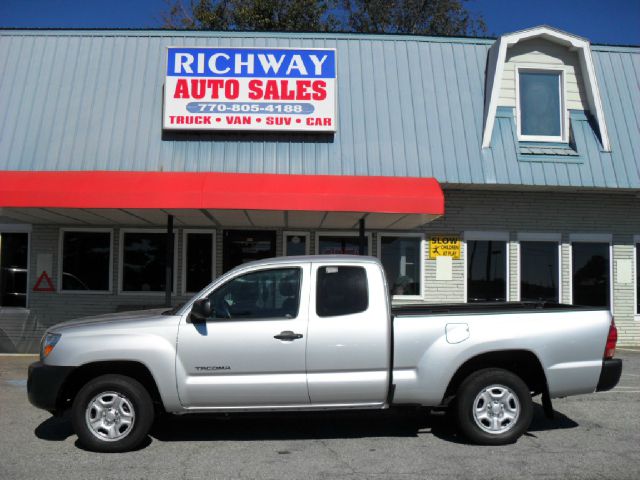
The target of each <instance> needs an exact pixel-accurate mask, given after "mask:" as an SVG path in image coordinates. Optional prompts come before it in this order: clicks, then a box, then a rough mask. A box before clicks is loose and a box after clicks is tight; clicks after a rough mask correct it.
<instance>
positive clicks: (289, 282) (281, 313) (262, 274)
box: [209, 268, 301, 320]
mask: <svg viewBox="0 0 640 480" xmlns="http://www.w3.org/2000/svg"><path fill="white" fill-rule="evenodd" d="M300 275H301V270H300V269H299V268H277V269H273V270H261V271H258V272H252V273H247V274H246V275H241V276H239V277H236V278H234V279H233V280H230V281H229V282H227V283H225V284H224V285H223V286H222V287H220V288H218V289H217V290H215V291H214V292H213V293H211V295H210V296H209V298H210V300H211V305H212V306H213V309H214V315H215V318H223V319H231V320H234V319H237V320H249V319H265V318H296V317H297V316H298V308H299V306H300Z"/></svg>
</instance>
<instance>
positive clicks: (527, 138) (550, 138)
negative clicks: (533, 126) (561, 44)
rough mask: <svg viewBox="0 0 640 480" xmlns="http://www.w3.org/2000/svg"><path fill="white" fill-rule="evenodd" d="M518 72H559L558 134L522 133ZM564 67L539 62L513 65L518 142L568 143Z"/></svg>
mask: <svg viewBox="0 0 640 480" xmlns="http://www.w3.org/2000/svg"><path fill="white" fill-rule="evenodd" d="M520 72H525V73H559V74H560V85H559V86H558V89H559V90H560V92H559V93H560V112H559V113H560V135H557V136H556V135H523V134H522V128H521V127H522V119H521V108H520ZM565 77H566V68H565V67H564V66H559V65H558V66H550V65H539V64H526V65H524V64H520V65H516V66H515V84H516V85H515V89H516V129H517V133H518V141H520V142H560V143H568V142H569V139H568V130H569V128H568V126H569V110H568V109H567V101H566V78H565Z"/></svg>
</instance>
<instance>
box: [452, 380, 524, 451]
mask: <svg viewBox="0 0 640 480" xmlns="http://www.w3.org/2000/svg"><path fill="white" fill-rule="evenodd" d="M456 410H457V412H456V413H457V418H458V424H459V426H460V429H461V430H462V432H463V433H464V435H465V436H466V437H467V438H468V439H469V440H471V441H472V442H474V443H478V444H481V445H504V444H507V443H513V442H515V441H516V440H517V439H518V438H520V436H522V435H523V434H524V433H525V432H526V431H527V429H528V428H529V425H530V424H531V418H532V416H533V403H532V401H531V392H530V391H529V388H528V387H527V385H526V384H525V383H524V382H523V381H522V379H520V377H518V376H517V375H515V374H513V373H511V372H509V371H507V370H503V369H499V368H487V369H484V370H479V371H477V372H475V373H472V374H471V375H469V376H468V377H467V378H466V379H465V380H464V382H462V384H461V385H460V388H459V389H458V394H457V402H456Z"/></svg>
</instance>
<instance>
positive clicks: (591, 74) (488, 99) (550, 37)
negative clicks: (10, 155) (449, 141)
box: [482, 25, 611, 152]
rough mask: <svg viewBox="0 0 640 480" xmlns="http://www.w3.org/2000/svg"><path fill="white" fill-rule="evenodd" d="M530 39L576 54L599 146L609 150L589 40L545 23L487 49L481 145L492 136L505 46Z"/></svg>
mask: <svg viewBox="0 0 640 480" xmlns="http://www.w3.org/2000/svg"><path fill="white" fill-rule="evenodd" d="M533 38H543V39H545V40H547V41H550V42H553V43H557V44H559V45H563V46H565V47H567V48H569V49H571V50H574V51H576V52H577V53H578V58H579V59H580V68H581V70H582V74H583V78H584V82H585V89H586V94H587V103H588V104H589V110H590V111H591V113H592V115H593V116H594V117H595V120H596V123H597V125H598V130H599V133H600V141H601V142H602V149H603V150H604V151H605V152H609V151H611V145H610V142H609V133H608V131H607V125H606V122H605V118H604V111H603V108H602V99H601V97H600V89H599V88H598V81H597V79H596V73H595V67H594V65H593V57H592V55H591V43H590V42H589V40H587V39H585V38H583V37H579V36H577V35H572V34H570V33H567V32H564V31H562V30H558V29H556V28H552V27H549V26H547V25H541V26H539V27H533V28H528V29H526V30H520V31H517V32H514V33H509V34H506V35H502V36H501V37H500V38H498V39H497V40H496V42H495V43H494V44H493V46H492V47H491V48H490V49H489V57H488V62H487V81H486V87H485V88H486V91H485V108H484V132H483V136H482V148H488V147H490V146H491V136H492V135H493V125H494V123H495V118H496V110H497V108H498V99H499V97H500V87H501V85H502V76H503V73H504V64H505V61H506V58H507V49H508V48H509V47H511V46H512V45H515V44H516V43H518V42H521V41H524V40H531V39H533Z"/></svg>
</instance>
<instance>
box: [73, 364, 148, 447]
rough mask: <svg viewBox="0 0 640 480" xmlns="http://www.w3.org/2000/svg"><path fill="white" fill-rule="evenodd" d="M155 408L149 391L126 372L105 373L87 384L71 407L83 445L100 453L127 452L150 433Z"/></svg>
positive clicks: (74, 426) (74, 423)
mask: <svg viewBox="0 0 640 480" xmlns="http://www.w3.org/2000/svg"><path fill="white" fill-rule="evenodd" d="M153 419H154V407H153V403H152V401H151V397H150V396H149V393H148V392H147V390H146V389H145V388H144V387H143V386H142V385H141V384H140V382H138V381H137V380H134V379H133V378H130V377H126V376H124V375H101V376H99V377H96V378H94V379H93V380H90V381H89V382H88V383H87V384H85V385H84V386H83V387H82V388H81V389H80V391H79V392H78V394H77V395H76V397H75V399H74V400H73V406H72V408H71V422H72V424H73V429H74V430H75V432H76V434H77V435H78V440H79V442H80V444H81V445H82V446H83V447H85V448H87V449H88V450H92V451H96V452H105V453H112V452H126V451H129V450H132V449H135V448H136V447H138V446H139V445H140V444H141V443H142V442H143V441H144V439H145V438H146V437H147V433H149V429H150V428H151V425H152V423H153Z"/></svg>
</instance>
